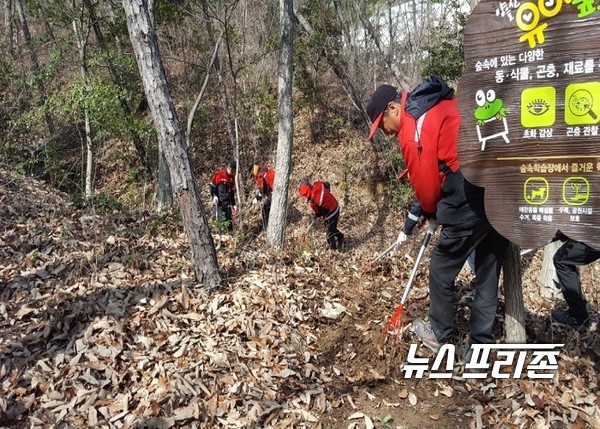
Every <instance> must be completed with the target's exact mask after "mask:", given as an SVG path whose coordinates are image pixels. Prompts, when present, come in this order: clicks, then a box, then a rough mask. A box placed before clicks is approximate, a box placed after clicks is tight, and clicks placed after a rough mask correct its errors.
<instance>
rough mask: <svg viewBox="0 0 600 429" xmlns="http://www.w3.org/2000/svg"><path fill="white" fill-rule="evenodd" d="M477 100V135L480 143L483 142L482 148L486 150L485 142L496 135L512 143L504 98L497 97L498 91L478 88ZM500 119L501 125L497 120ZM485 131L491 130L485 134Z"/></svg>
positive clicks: (475, 114)
mask: <svg viewBox="0 0 600 429" xmlns="http://www.w3.org/2000/svg"><path fill="white" fill-rule="evenodd" d="M475 102H476V103H477V108H476V109H475V112H474V116H475V119H476V121H477V125H476V127H477V136H478V137H479V143H481V150H485V144H486V142H487V141H488V140H492V139H494V138H496V137H502V138H503V139H504V141H505V142H506V143H510V140H509V139H508V125H507V124H506V117H505V116H506V113H507V109H506V108H505V107H503V105H502V104H503V103H502V100H501V99H500V98H496V91H494V90H493V89H488V90H487V91H484V90H482V89H480V90H478V91H477V93H476V94H475ZM497 121H500V122H501V124H500V126H497V125H496V124H495V122H496V123H497ZM484 127H485V129H484V131H486V130H487V131H490V134H486V135H484V133H483V132H482V128H484Z"/></svg>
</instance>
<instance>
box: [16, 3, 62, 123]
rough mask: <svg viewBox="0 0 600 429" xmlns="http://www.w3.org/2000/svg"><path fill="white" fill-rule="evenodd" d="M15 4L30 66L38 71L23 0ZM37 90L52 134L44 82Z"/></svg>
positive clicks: (38, 64)
mask: <svg viewBox="0 0 600 429" xmlns="http://www.w3.org/2000/svg"><path fill="white" fill-rule="evenodd" d="M15 6H16V9H17V13H18V14H19V19H20V20H21V28H22V30H23V37H25V42H26V43H27V49H28V50H29V58H30V59H31V67H32V69H33V72H34V73H38V72H39V71H40V63H39V62H38V57H37V54H36V53H35V48H34V47H33V40H32V38H31V33H30V32H29V25H28V24H27V14H26V13H25V8H24V6H23V0H15ZM38 91H39V92H40V106H42V108H43V110H44V119H45V120H46V126H47V127H48V131H49V132H50V134H51V135H52V134H54V130H55V128H54V121H53V120H52V117H51V116H50V113H49V112H48V109H47V108H46V106H45V104H46V89H45V88H44V83H43V82H41V81H40V82H39V83H38Z"/></svg>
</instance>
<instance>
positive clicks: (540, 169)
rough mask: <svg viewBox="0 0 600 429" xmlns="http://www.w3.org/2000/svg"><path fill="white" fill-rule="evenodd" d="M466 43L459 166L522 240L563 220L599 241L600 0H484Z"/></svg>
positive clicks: (559, 226) (534, 238)
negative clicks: (598, 1)
mask: <svg viewBox="0 0 600 429" xmlns="http://www.w3.org/2000/svg"><path fill="white" fill-rule="evenodd" d="M595 1H596V2H597V0H595ZM464 51H465V70H464V73H463V75H462V77H461V79H460V81H459V85H458V90H457V99H458V105H459V109H460V113H461V117H462V123H461V127H460V135H459V148H458V152H459V159H460V166H461V170H462V171H463V174H464V175H465V177H466V178H467V179H468V180H469V181H470V182H471V183H473V184H475V185H478V186H482V187H485V208H486V213H487V216H488V218H489V220H490V223H491V224H492V226H493V227H494V228H495V229H496V230H497V231H498V232H499V233H501V234H502V235H503V236H505V237H506V238H508V239H510V240H511V241H512V242H514V243H516V244H518V245H520V246H522V247H527V248H532V247H540V246H543V245H545V244H546V243H547V242H548V241H549V240H550V239H551V238H552V237H553V236H554V235H555V233H556V231H557V230H560V231H562V232H563V233H564V234H566V235H567V236H569V237H571V238H573V239H575V240H580V241H584V242H586V243H587V244H588V245H591V246H595V247H597V248H600V247H599V245H598V243H600V133H599V123H600V5H599V6H596V5H595V4H594V0H570V1H569V2H567V1H563V0H536V1H527V2H525V1H519V0H510V1H488V0H483V1H482V2H481V3H479V4H478V5H477V7H476V8H475V10H474V11H473V13H472V14H471V16H470V17H469V21H468V22H467V26H466V28H465V38H464Z"/></svg>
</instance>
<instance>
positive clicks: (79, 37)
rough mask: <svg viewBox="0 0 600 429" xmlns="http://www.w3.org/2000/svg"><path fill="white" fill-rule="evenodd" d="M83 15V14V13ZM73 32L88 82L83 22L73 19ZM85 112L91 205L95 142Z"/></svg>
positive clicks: (88, 200) (87, 199)
mask: <svg viewBox="0 0 600 429" xmlns="http://www.w3.org/2000/svg"><path fill="white" fill-rule="evenodd" d="M82 16H83V14H82ZM73 32H74V33H75V40H76V42H77V50H78V52H79V69H80V71H81V77H82V78H83V81H84V82H85V84H86V90H87V89H88V88H87V82H88V67H87V59H86V49H87V42H86V39H87V37H86V36H85V35H84V34H83V24H82V23H80V26H78V25H77V21H75V20H73ZM86 92H87V91H86ZM83 113H84V116H85V152H86V160H85V191H84V197H85V202H86V204H88V205H91V204H92V202H93V199H92V198H93V196H94V195H93V180H92V174H93V170H94V144H93V141H92V128H91V126H90V115H89V112H88V108H87V106H85V107H84V108H83Z"/></svg>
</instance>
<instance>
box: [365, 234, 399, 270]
mask: <svg viewBox="0 0 600 429" xmlns="http://www.w3.org/2000/svg"><path fill="white" fill-rule="evenodd" d="M399 244H400V242H399V241H398V240H396V241H395V242H394V243H392V244H391V245H390V247H388V248H387V249H385V250H384V251H383V252H381V253H380V254H379V255H377V257H376V258H375V259H373V260H372V261H371V262H367V263H366V264H365V265H364V266H363V268H362V271H363V273H364V272H367V271H369V270H370V269H371V267H372V266H373V264H374V263H375V262H377V261H379V260H380V259H381V258H383V257H384V256H385V255H387V254H388V253H390V252H391V251H392V250H394V249H395V248H396V247H397V246H398V245H399Z"/></svg>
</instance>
